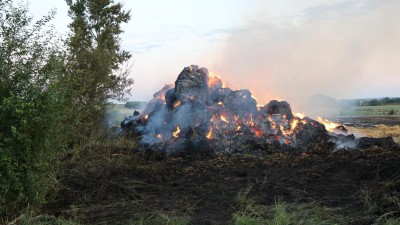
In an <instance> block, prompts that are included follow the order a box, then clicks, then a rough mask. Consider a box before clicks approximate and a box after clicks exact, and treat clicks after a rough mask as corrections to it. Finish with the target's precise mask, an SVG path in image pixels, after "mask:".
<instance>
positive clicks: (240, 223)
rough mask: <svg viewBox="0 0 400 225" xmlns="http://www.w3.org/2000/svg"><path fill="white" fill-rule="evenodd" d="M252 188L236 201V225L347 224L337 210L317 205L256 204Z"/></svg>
mask: <svg viewBox="0 0 400 225" xmlns="http://www.w3.org/2000/svg"><path fill="white" fill-rule="evenodd" d="M249 193H250V188H246V189H244V190H243V191H241V192H239V194H238V197H237V199H236V201H237V203H238V205H237V207H238V210H237V212H235V213H234V214H233V224H235V225H265V224H266V225H289V224H298V225H308V224H320V225H323V224H326V225H331V224H346V223H347V222H348V221H347V219H345V218H344V217H343V216H342V215H338V214H335V211H337V210H335V209H332V208H327V207H321V206H319V205H318V204H315V203H301V204H300V203H286V202H284V201H283V200H282V199H280V198H278V199H276V200H275V202H274V204H272V205H261V204H259V203H256V201H255V198H251V197H248V194H249Z"/></svg>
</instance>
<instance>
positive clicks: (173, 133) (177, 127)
mask: <svg viewBox="0 0 400 225" xmlns="http://www.w3.org/2000/svg"><path fill="white" fill-rule="evenodd" d="M179 132H181V130H180V129H179V126H176V130H175V131H174V132H172V136H174V137H176V138H177V137H178V134H179Z"/></svg>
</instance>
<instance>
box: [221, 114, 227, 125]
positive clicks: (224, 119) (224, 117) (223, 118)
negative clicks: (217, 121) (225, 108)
mask: <svg viewBox="0 0 400 225" xmlns="http://www.w3.org/2000/svg"><path fill="white" fill-rule="evenodd" d="M221 120H222V121H224V122H225V123H229V121H228V120H227V118H226V116H225V115H223V114H222V115H221Z"/></svg>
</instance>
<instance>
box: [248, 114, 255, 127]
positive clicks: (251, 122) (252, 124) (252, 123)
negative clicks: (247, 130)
mask: <svg viewBox="0 0 400 225" xmlns="http://www.w3.org/2000/svg"><path fill="white" fill-rule="evenodd" d="M248 124H249V125H250V126H254V120H253V114H250V121H249V123H248Z"/></svg>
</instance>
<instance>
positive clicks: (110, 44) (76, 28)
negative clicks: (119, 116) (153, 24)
mask: <svg viewBox="0 0 400 225" xmlns="http://www.w3.org/2000/svg"><path fill="white" fill-rule="evenodd" d="M66 2H67V4H68V5H69V15H70V17H71V18H72V23H71V24H70V25H69V27H70V29H71V35H70V37H69V38H68V40H67V46H68V50H69V55H68V63H67V65H66V74H65V77H64V87H63V88H64V90H65V93H66V99H67V105H70V106H73V108H72V107H71V110H70V111H69V112H68V114H69V115H70V120H69V121H68V122H67V123H68V124H72V125H73V128H74V129H73V130H72V133H71V135H72V137H71V139H72V140H77V141H78V144H81V143H83V142H84V141H85V140H86V139H87V138H88V137H90V135H91V133H92V131H94V130H96V128H97V127H98V126H99V125H100V124H102V122H103V119H104V116H105V113H106V110H107V106H108V105H109V100H110V99H117V100H122V99H123V98H124V96H125V94H126V93H128V92H129V89H127V88H128V87H129V86H130V85H131V84H132V83H133V81H132V80H131V79H129V78H128V72H129V69H125V68H123V64H124V63H126V62H127V61H128V60H129V59H130V57H131V55H130V53H128V52H126V51H124V50H121V48H120V40H119V37H118V35H120V34H121V33H122V32H123V31H122V29H121V24H122V23H126V22H128V21H129V19H130V12H129V11H124V10H123V6H122V4H121V3H113V1H111V0H102V1H97V0H76V1H72V0H67V1H66Z"/></svg>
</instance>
